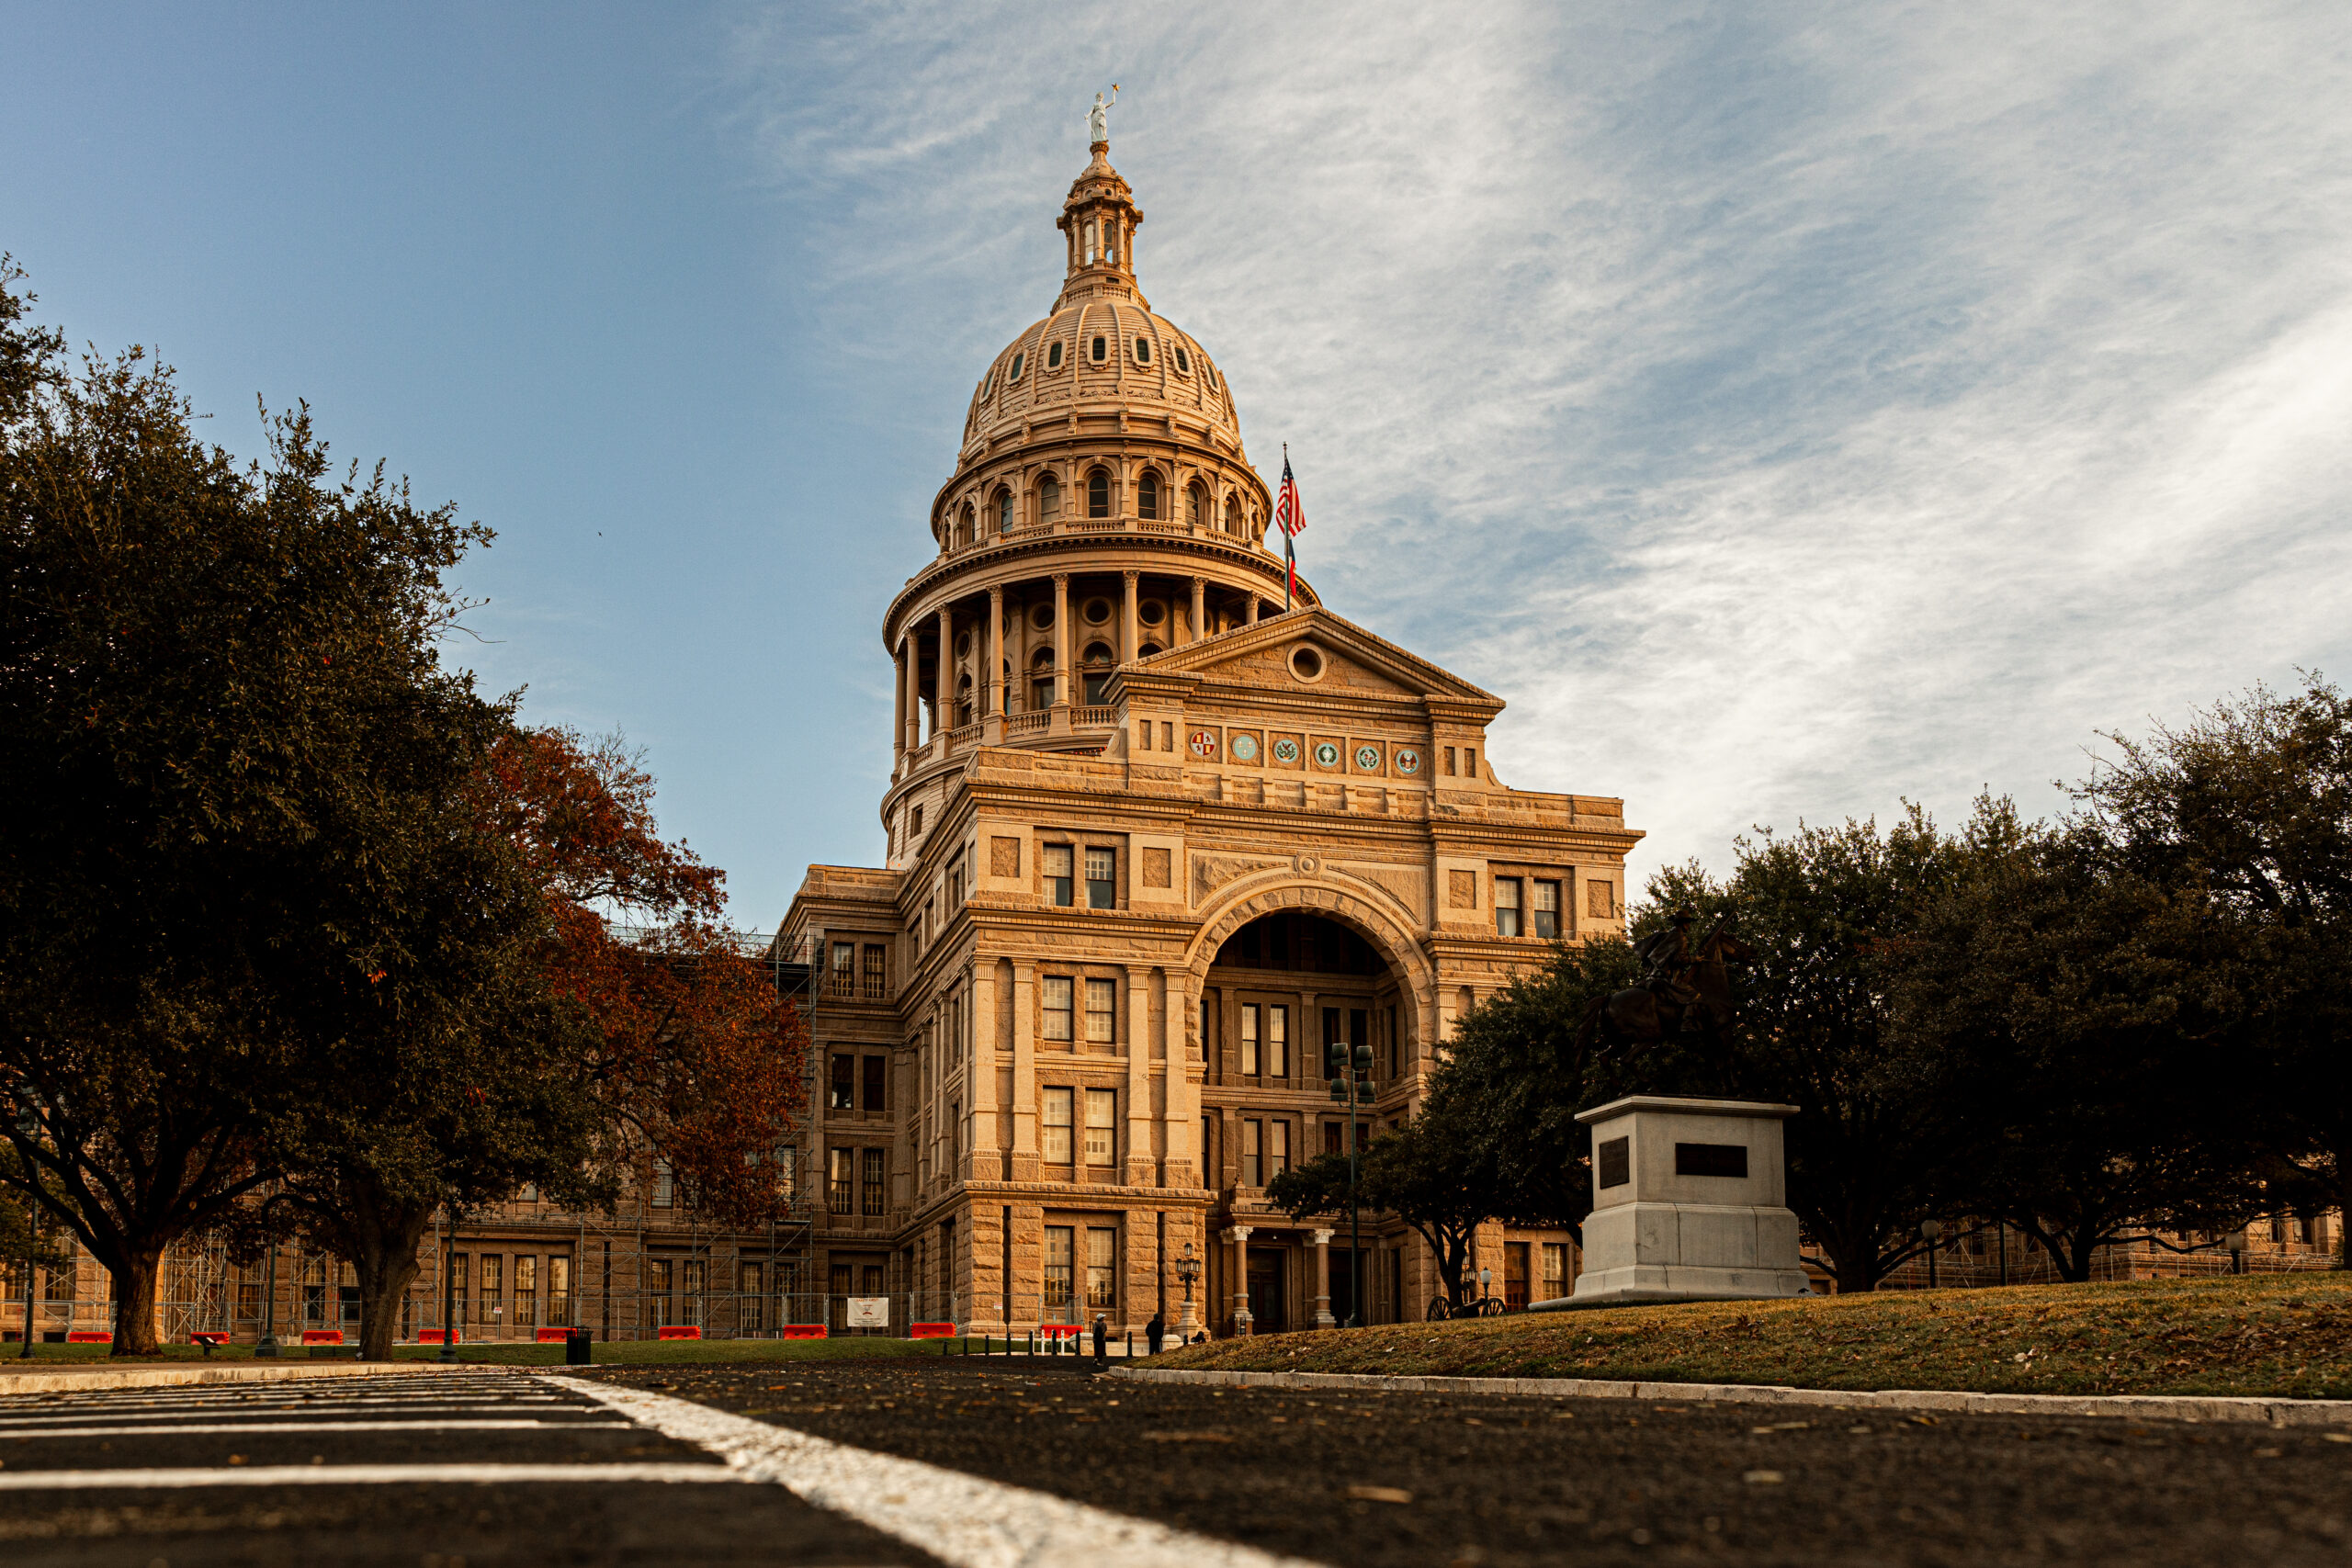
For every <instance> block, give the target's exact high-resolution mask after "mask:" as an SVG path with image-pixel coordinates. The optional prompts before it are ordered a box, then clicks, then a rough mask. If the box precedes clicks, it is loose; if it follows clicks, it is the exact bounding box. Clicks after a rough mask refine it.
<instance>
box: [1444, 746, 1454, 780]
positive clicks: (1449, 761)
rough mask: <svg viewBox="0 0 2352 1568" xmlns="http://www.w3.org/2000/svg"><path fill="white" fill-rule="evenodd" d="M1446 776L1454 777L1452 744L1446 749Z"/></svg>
mask: <svg viewBox="0 0 2352 1568" xmlns="http://www.w3.org/2000/svg"><path fill="white" fill-rule="evenodd" d="M1445 776H1446V777H1447V778H1452V777H1453V747H1451V746H1449V747H1447V748H1446V749H1445Z"/></svg>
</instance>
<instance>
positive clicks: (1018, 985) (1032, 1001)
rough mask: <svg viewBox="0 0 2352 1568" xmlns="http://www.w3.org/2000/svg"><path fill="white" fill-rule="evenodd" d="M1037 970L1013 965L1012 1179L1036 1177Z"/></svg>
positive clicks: (1033, 1179) (1026, 966) (1034, 1178)
mask: <svg viewBox="0 0 2352 1568" xmlns="http://www.w3.org/2000/svg"><path fill="white" fill-rule="evenodd" d="M1036 996H1037V969H1036V966H1035V964H1023V963H1020V962H1018V961H1016V962H1015V963H1014V964H1013V965H1012V1174H1011V1178H1010V1179H1012V1180H1014V1181H1035V1180H1036V1179H1037V1037H1036V1033H1035V1022H1034V1021H1035V1009H1036Z"/></svg>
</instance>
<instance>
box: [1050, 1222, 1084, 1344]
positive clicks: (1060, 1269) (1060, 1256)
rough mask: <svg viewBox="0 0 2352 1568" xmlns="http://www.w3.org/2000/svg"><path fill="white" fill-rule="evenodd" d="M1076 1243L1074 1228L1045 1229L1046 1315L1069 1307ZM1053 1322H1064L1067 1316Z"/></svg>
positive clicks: (1061, 1226) (1059, 1226) (1064, 1226)
mask: <svg viewBox="0 0 2352 1568" xmlns="http://www.w3.org/2000/svg"><path fill="white" fill-rule="evenodd" d="M1077 1243H1078V1229H1077V1227H1076V1226H1074V1225H1047V1226H1046V1311H1047V1312H1048V1313H1051V1312H1052V1310H1053V1309H1054V1308H1056V1307H1061V1308H1064V1309H1067V1308H1068V1307H1069V1288H1070V1282H1071V1281H1070V1273H1071V1268H1072V1265H1073V1263H1074V1262H1075V1259H1074V1258H1072V1257H1071V1254H1072V1253H1074V1252H1075V1251H1077V1250H1078V1247H1077ZM1055 1321H1057V1322H1065V1321H1067V1316H1065V1317H1062V1318H1057V1319H1056V1320H1055Z"/></svg>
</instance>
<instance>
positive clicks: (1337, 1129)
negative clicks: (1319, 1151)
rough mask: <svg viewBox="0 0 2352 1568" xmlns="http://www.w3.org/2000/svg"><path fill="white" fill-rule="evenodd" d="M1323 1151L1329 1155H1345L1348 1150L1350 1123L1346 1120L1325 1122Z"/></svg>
mask: <svg viewBox="0 0 2352 1568" xmlns="http://www.w3.org/2000/svg"><path fill="white" fill-rule="evenodd" d="M1323 1152H1324V1153H1325V1154H1327V1155H1343V1154H1346V1153H1347V1152H1348V1124H1347V1123H1346V1122H1324V1123H1323Z"/></svg>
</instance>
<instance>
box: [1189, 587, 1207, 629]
mask: <svg viewBox="0 0 2352 1568" xmlns="http://www.w3.org/2000/svg"><path fill="white" fill-rule="evenodd" d="M1208 614H1209V585H1208V584H1207V583H1206V582H1205V581H1202V580H1201V579H1200V578H1197V577H1196V578H1194V579H1193V635H1192V637H1189V638H1188V639H1187V640H1188V641H1192V642H1198V641H1200V640H1201V638H1203V637H1206V636H1208Z"/></svg>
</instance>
